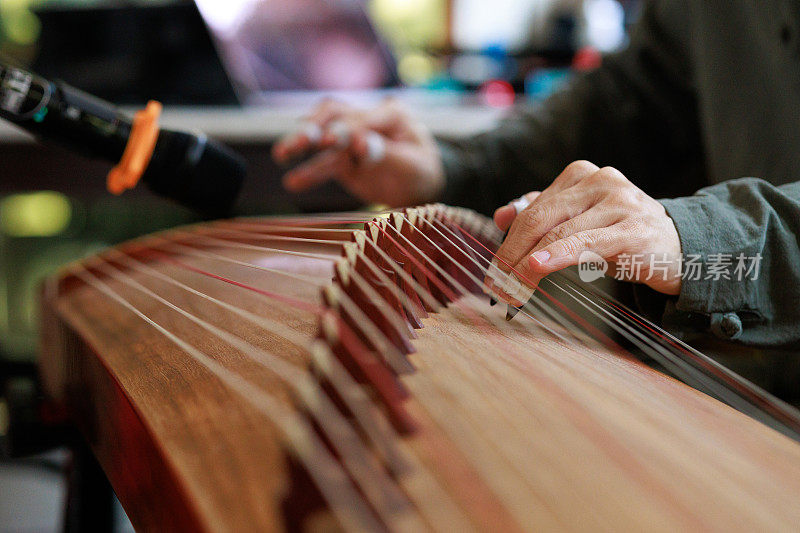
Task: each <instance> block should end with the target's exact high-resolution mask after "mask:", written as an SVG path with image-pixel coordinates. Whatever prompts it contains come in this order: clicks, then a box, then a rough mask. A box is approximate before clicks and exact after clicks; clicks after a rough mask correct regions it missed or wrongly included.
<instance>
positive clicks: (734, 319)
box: [711, 313, 742, 340]
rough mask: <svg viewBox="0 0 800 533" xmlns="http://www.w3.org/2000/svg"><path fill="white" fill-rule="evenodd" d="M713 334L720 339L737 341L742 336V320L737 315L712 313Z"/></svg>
mask: <svg viewBox="0 0 800 533" xmlns="http://www.w3.org/2000/svg"><path fill="white" fill-rule="evenodd" d="M711 332H712V333H714V335H716V336H717V337H719V338H720V339H724V340H733V339H736V338H737V337H739V336H740V335H741V334H742V319H741V318H739V315H737V314H736V313H712V314H711Z"/></svg>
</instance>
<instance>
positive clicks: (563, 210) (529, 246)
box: [486, 161, 681, 306]
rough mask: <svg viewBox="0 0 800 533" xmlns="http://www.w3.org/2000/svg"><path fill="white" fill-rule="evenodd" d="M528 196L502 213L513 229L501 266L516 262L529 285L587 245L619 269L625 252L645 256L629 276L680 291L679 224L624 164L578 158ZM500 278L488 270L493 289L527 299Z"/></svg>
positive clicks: (501, 222) (502, 224)
mask: <svg viewBox="0 0 800 533" xmlns="http://www.w3.org/2000/svg"><path fill="white" fill-rule="evenodd" d="M524 198H527V201H528V202H529V205H527V206H525V205H524V204H525V203H528V202H526V201H525V200H523V201H522V202H521V203H522V204H523V206H522V207H524V209H521V210H519V213H517V211H518V209H515V208H514V206H513V205H512V204H509V205H508V206H504V207H501V208H500V209H498V210H497V211H496V212H495V223H496V224H497V226H498V227H499V228H500V229H501V230H503V231H505V230H506V229H509V228H510V229H509V233H508V237H507V238H506V239H505V241H504V242H503V244H502V245H501V246H500V249H499V250H498V252H497V256H498V258H500V259H501V260H500V261H498V260H495V261H496V266H497V268H499V269H500V270H502V271H503V272H505V273H508V272H510V271H511V269H510V268H509V267H508V266H507V265H506V263H507V264H509V265H513V267H514V269H515V270H516V271H517V272H519V275H517V276H516V277H517V278H519V281H520V282H521V283H522V284H523V285H527V286H530V287H531V288H535V285H536V284H538V282H539V281H540V280H541V279H542V278H543V277H544V276H546V275H548V274H550V273H552V272H555V271H557V270H561V269H563V268H566V267H568V266H571V265H576V264H578V263H579V258H580V257H581V254H582V253H583V252H585V251H587V250H588V251H591V252H594V253H595V254H597V255H599V256H600V257H602V258H603V259H605V260H606V261H608V263H609V265H610V271H611V273H612V274H613V273H614V269H616V268H617V267H620V268H621V267H622V266H623V264H622V263H621V262H619V261H620V260H622V258H623V257H625V258H626V260H625V262H626V263H627V262H629V260H628V259H627V258H630V257H638V258H639V259H638V263H629V265H626V266H629V267H631V266H633V265H634V264H637V265H638V266H637V267H636V268H630V271H627V269H626V272H625V274H626V277H627V278H628V279H630V281H634V282H639V283H645V284H647V285H649V286H650V287H652V288H653V289H655V290H657V291H659V292H662V293H665V294H678V293H679V292H680V288H681V278H680V252H681V245H680V239H679V238H678V232H677V230H676V229H675V224H674V223H673V221H672V219H671V218H670V217H669V216H668V215H667V213H666V211H665V210H664V207H663V206H662V205H661V204H660V203H659V202H657V201H656V200H654V199H653V198H651V197H650V196H648V195H646V194H645V193H644V192H642V191H641V190H640V189H639V188H638V187H636V186H635V185H634V184H633V183H631V182H630V181H629V180H628V179H627V178H626V177H625V176H624V175H622V173H621V172H619V171H618V170H616V169H614V168H611V167H606V168H598V167H597V166H596V165H593V164H592V163H589V162H587V161H576V162H574V163H572V164H570V165H569V166H568V167H567V168H566V169H565V170H564V172H562V173H561V174H560V175H559V176H558V177H557V178H556V179H555V181H554V182H553V183H552V184H551V185H550V187H548V188H547V189H545V190H544V191H542V192H541V194H540V193H538V192H534V193H529V194H528V195H526V197H524ZM519 204H520V202H519V201H518V202H517V205H518V207H519ZM584 257H586V255H584ZM651 258H653V261H651ZM654 267H655V268H657V271H656V270H655V268H654ZM490 273H491V271H490ZM501 278H502V277H500V278H497V279H498V280H499V281H494V279H493V276H491V275H489V276H487V279H486V283H487V287H488V288H489V290H491V291H492V292H494V293H496V294H497V295H498V296H500V297H501V298H502V299H503V300H505V301H506V302H507V303H510V304H512V305H517V306H518V305H521V304H523V303H525V302H524V301H522V300H526V299H527V298H525V292H526V291H525V288H524V287H522V289H521V290H520V291H519V292H517V291H516V290H511V289H512V288H514V284H513V283H512V284H511V285H509V286H508V287H507V288H509V290H510V291H511V292H517V294H516V297H515V295H514V294H509V293H507V292H505V291H503V290H502V288H503V283H504V282H503V280H502V279H501ZM529 292H530V291H528V293H529Z"/></svg>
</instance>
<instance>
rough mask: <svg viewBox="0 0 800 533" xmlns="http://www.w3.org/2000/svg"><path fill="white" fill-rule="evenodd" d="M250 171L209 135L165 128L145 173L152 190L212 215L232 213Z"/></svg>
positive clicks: (232, 153)
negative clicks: (209, 137)
mask: <svg viewBox="0 0 800 533" xmlns="http://www.w3.org/2000/svg"><path fill="white" fill-rule="evenodd" d="M245 173H246V165H245V162H244V159H243V158H242V157H241V156H240V155H239V154H237V153H236V152H234V151H233V150H231V149H230V148H228V147H227V146H224V145H222V144H220V143H216V142H214V141H212V140H210V139H208V138H207V137H205V135H191V134H188V133H184V132H179V131H169V130H161V131H160V132H159V134H158V141H157V142H156V146H155V149H154V150H153V157H152V158H151V159H150V164H149V165H148V166H147V170H146V171H145V173H144V175H143V176H142V181H144V182H145V183H147V185H148V186H149V187H150V189H151V190H152V191H153V192H155V193H157V194H160V195H162V196H166V197H168V198H171V199H173V200H175V201H177V202H179V203H181V204H183V205H185V206H187V207H190V208H192V209H194V210H196V211H199V212H200V213H202V214H204V215H206V216H209V217H221V216H225V215H228V214H230V211H231V209H232V207H233V204H234V201H235V200H236V197H237V196H238V194H239V190H240V189H241V186H242V182H243V181H244V177H245Z"/></svg>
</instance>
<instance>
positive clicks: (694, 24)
mask: <svg viewBox="0 0 800 533" xmlns="http://www.w3.org/2000/svg"><path fill="white" fill-rule="evenodd" d="M442 151H443V157H444V163H445V171H446V175H447V184H446V187H445V192H444V195H443V198H442V201H445V202H448V203H453V204H458V205H465V206H469V207H473V208H475V209H477V210H479V211H482V212H487V213H488V212H490V211H492V210H493V209H494V208H496V207H498V206H499V205H502V204H505V203H506V202H507V201H509V200H511V199H513V198H515V197H518V196H520V195H521V194H523V193H525V192H528V191H531V190H541V189H543V188H545V187H547V185H548V184H549V183H550V181H552V179H553V178H555V176H557V175H558V174H559V173H560V172H561V170H563V168H564V167H565V166H566V165H567V164H568V163H570V162H571V161H574V160H577V159H587V160H589V161H592V162H593V163H596V164H597V165H600V166H605V165H610V166H614V167H616V168H618V169H619V170H620V171H622V172H623V173H624V174H625V175H626V176H627V177H628V178H629V179H630V180H631V181H633V182H634V183H636V184H637V185H638V186H639V187H641V188H642V189H643V190H644V191H645V192H647V193H648V194H650V195H651V196H653V197H655V198H668V199H664V200H662V203H663V205H664V207H665V208H666V210H667V212H668V214H669V215H670V216H671V217H672V218H673V220H674V221H675V225H676V227H677V230H678V234H679V235H680V239H681V246H682V251H683V254H684V257H686V256H688V255H692V256H695V255H699V256H701V257H702V258H703V259H704V260H705V259H707V258H708V257H709V256H710V255H711V254H730V255H731V256H732V257H733V258H734V259H735V258H736V257H737V256H739V255H740V254H744V256H746V257H757V255H758V254H760V255H761V262H760V265H759V266H760V271H759V273H758V277H757V279H755V280H753V279H749V278H748V279H745V280H742V281H739V280H737V279H736V278H735V277H732V279H730V280H726V279H704V277H705V276H704V277H703V278H701V279H699V280H692V279H685V280H684V281H683V283H682V289H681V293H680V295H679V296H678V297H677V298H666V297H663V298H661V299H660V300H658V299H656V300H657V301H659V302H660V303H659V304H658V305H659V308H658V309H659V314H661V315H662V316H661V317H660V318H661V321H662V323H664V325H666V326H667V327H669V328H670V329H672V330H673V331H676V330H677V331H681V330H683V331H689V330H694V331H706V332H713V333H715V334H716V335H717V336H719V337H722V338H726V339H735V340H736V342H739V343H744V344H748V345H752V346H773V347H775V346H792V345H795V346H798V345H800V181H798V180H800V2H798V1H797V0H759V1H753V0H651V1H648V2H646V3H645V6H644V10H643V12H642V17H641V19H640V21H639V23H638V24H637V26H636V28H635V30H634V31H633V34H632V36H631V40H630V44H629V46H628V47H627V48H626V49H625V50H623V51H621V52H620V53H617V54H614V55H611V56H608V57H606V58H605V59H604V62H603V66H602V67H600V68H599V69H597V70H595V71H593V72H590V73H587V74H585V75H582V76H580V77H579V78H577V79H576V80H575V81H574V82H573V83H571V84H570V86H568V87H567V88H566V89H565V90H563V91H560V92H559V93H557V94H555V95H553V96H552V97H551V98H549V99H548V100H547V101H546V102H545V103H544V104H543V105H541V106H539V107H537V108H535V109H532V110H526V111H524V112H521V113H517V114H515V115H514V116H512V117H509V118H508V119H506V120H504V121H503V122H502V123H501V124H500V125H499V126H498V127H497V128H495V129H494V130H492V131H490V132H487V133H485V134H482V135H479V136H476V137H473V138H469V139H467V140H464V141H458V142H453V143H442ZM750 278H752V276H750ZM638 292H639V294H640V296H642V297H646V298H645V299H647V300H650V301H651V302H652V300H653V295H652V294H646V293H647V291H646V290H642V289H639V290H638Z"/></svg>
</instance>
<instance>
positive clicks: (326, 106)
mask: <svg viewBox="0 0 800 533" xmlns="http://www.w3.org/2000/svg"><path fill="white" fill-rule="evenodd" d="M354 112H355V110H354V109H353V108H352V107H351V106H349V105H347V104H345V103H344V102H340V101H338V100H333V99H332V98H326V99H325V100H323V101H322V102H321V103H320V104H319V105H318V106H317V107H315V108H314V110H313V111H312V112H311V113H310V114H309V115H308V116H306V117H305V119H304V121H305V122H313V123H315V124H318V125H319V126H320V127H322V128H324V127H325V126H327V125H328V124H329V123H330V122H332V121H334V120H337V119H340V118H341V117H343V116H345V115H348V114H351V113H354Z"/></svg>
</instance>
